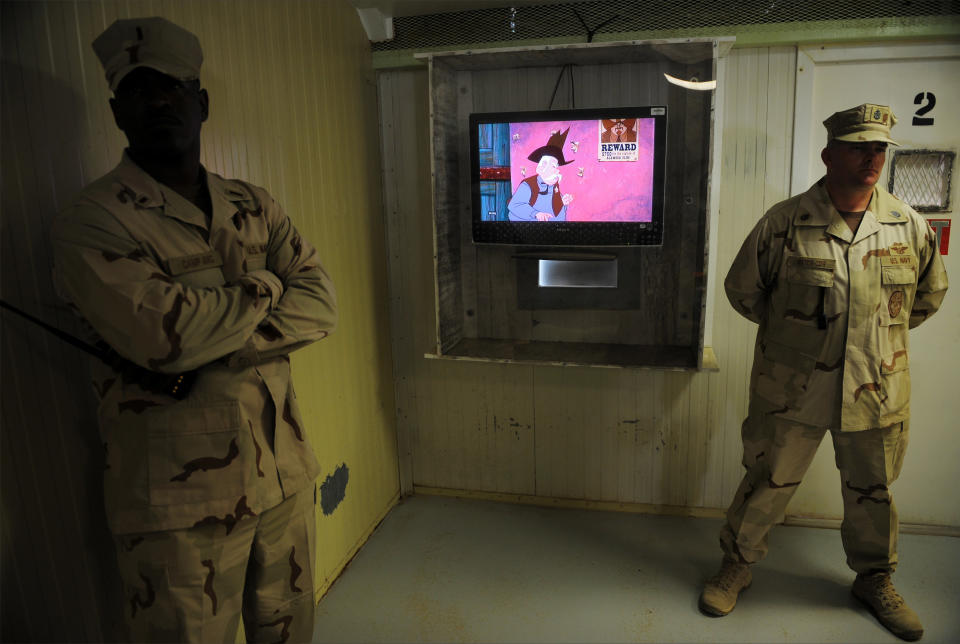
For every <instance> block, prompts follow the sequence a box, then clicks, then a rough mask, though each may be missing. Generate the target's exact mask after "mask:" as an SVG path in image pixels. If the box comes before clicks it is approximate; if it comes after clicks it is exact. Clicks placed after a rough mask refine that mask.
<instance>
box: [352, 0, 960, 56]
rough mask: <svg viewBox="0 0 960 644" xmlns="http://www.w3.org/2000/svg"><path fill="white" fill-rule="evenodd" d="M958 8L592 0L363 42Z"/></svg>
mask: <svg viewBox="0 0 960 644" xmlns="http://www.w3.org/2000/svg"><path fill="white" fill-rule="evenodd" d="M451 4H453V3H451ZM958 13H960V2H958V0H874V1H871V2H851V1H849V0H809V1H806V2H804V1H800V0H738V1H737V2H716V0H669V1H668V0H594V1H593V2H570V3H566V4H545V5H534V6H520V7H513V8H511V7H503V8H497V9H477V10H473V11H460V12H452V13H436V14H428V15H422V16H407V17H396V18H394V19H393V27H394V38H393V40H388V41H383V42H377V43H371V47H372V49H373V50H374V51H388V50H398V49H422V48H429V47H443V46H453V45H465V44H470V43H482V42H501V41H511V40H530V39H541V38H560V37H569V36H583V37H584V38H586V36H587V32H588V31H592V30H595V31H596V33H598V34H615V33H625V32H627V33H629V32H644V31H668V30H677V29H695V28H709V27H723V26H735V25H764V24H776V23H790V22H809V21H818V20H829V21H837V20H841V21H842V20H863V19H871V18H909V17H920V16H942V15H955V14H958ZM577 14H579V17H578V15H577ZM584 25H586V26H584Z"/></svg>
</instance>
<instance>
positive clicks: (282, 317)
mask: <svg viewBox="0 0 960 644" xmlns="http://www.w3.org/2000/svg"><path fill="white" fill-rule="evenodd" d="M262 203H263V204H264V208H265V211H266V213H267V218H268V221H269V225H270V242H269V245H268V248H267V268H268V269H269V270H270V271H271V272H273V273H274V274H275V275H276V276H277V277H279V278H280V281H281V282H282V283H283V295H282V296H281V297H280V300H279V302H278V303H277V306H276V308H275V309H274V310H273V311H272V312H271V313H270V314H269V315H268V316H267V317H266V318H265V319H264V320H263V322H261V323H260V325H259V326H258V328H257V330H256V332H255V333H254V334H253V335H252V336H251V338H250V341H249V342H248V343H247V344H246V345H245V346H244V347H243V349H242V350H240V351H238V352H237V353H236V354H235V355H234V356H231V357H230V360H229V361H228V363H229V364H231V365H236V364H245V363H256V362H259V361H262V360H265V359H268V358H272V357H274V356H277V355H282V354H286V353H290V352H291V351H294V350H296V349H299V348H301V347H303V346H306V345H308V344H310V343H311V342H315V341H317V340H320V339H322V338H325V337H326V336H327V335H329V334H330V333H332V332H333V330H334V329H335V328H336V325H337V300H336V292H335V290H334V286H333V281H332V280H331V279H330V276H329V275H327V273H326V271H325V270H324V269H323V266H322V265H321V264H320V258H319V256H318V254H317V251H316V249H315V248H314V247H313V246H311V245H310V243H309V242H308V241H307V240H305V239H304V238H303V237H302V236H301V235H300V233H299V232H298V231H297V229H296V228H295V227H294V225H293V223H292V222H291V221H290V218H289V217H287V215H286V214H284V212H283V210H282V209H281V208H280V206H279V205H278V204H277V203H276V202H275V201H273V199H272V198H270V197H269V195H266V196H265V197H264V198H263V200H262Z"/></svg>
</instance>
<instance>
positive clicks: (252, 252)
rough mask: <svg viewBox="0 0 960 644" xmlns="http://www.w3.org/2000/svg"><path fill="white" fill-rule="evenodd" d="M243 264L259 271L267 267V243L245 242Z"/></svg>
mask: <svg viewBox="0 0 960 644" xmlns="http://www.w3.org/2000/svg"><path fill="white" fill-rule="evenodd" d="M243 253H244V255H243V265H244V269H245V270H246V271H247V272H249V271H258V270H261V269H264V268H266V267H267V245H266V244H244V245H243Z"/></svg>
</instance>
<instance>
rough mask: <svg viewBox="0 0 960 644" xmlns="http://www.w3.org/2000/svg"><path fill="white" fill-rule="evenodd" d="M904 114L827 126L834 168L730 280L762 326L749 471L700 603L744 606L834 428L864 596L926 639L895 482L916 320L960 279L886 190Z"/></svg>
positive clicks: (858, 116)
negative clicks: (908, 598) (903, 562)
mask: <svg viewBox="0 0 960 644" xmlns="http://www.w3.org/2000/svg"><path fill="white" fill-rule="evenodd" d="M894 123H895V117H894V115H893V113H892V112H891V111H890V109H889V108H888V107H885V106H882V105H869V104H865V105H860V106H859V107H855V108H852V109H849V110H844V111H842V112H837V113H835V114H834V115H832V116H831V117H830V118H829V119H827V120H826V121H824V125H825V126H826V128H827V139H828V142H827V146H826V148H824V150H823V152H822V154H821V157H822V159H823V162H824V163H825V165H826V167H827V173H826V176H825V177H824V178H822V179H821V180H820V181H818V182H817V183H816V184H815V185H814V186H813V187H811V188H810V189H809V190H808V191H807V192H805V193H803V194H802V195H799V196H796V197H793V198H791V199H788V200H786V201H783V202H781V203H779V204H777V205H775V206H773V207H772V208H771V209H770V210H769V211H768V212H767V213H766V214H765V215H764V216H763V217H762V218H761V219H760V221H759V222H758V223H757V225H756V227H755V228H754V229H753V231H752V232H751V233H750V235H749V236H748V237H747V239H746V241H745V242H744V244H743V246H742V247H741V249H740V252H739V254H738V255H737V257H736V259H735V260H734V262H733V265H732V266H731V268H730V272H729V273H728V275H727V278H726V281H725V283H724V286H725V288H726V292H727V296H728V298H729V299H730V302H731V304H732V305H733V307H734V308H735V309H736V310H737V311H738V312H740V313H741V314H742V315H743V316H745V317H746V318H748V319H749V320H752V321H753V322H756V323H758V324H759V325H760V329H759V331H758V333H757V342H756V349H755V355H754V363H753V373H752V375H751V380H750V393H751V396H750V411H749V416H748V417H747V419H746V421H745V422H744V424H743V464H744V467H745V468H746V475H745V476H744V478H743V481H742V482H741V484H740V488H739V489H738V490H737V493H736V496H735V498H734V500H733V503H732V504H731V505H730V508H729V510H728V511H727V524H726V525H725V526H724V528H723V531H722V533H721V539H720V540H721V545H722V548H723V552H724V561H723V565H722V566H721V569H720V572H719V573H718V574H717V575H716V576H715V577H713V578H712V579H710V580H709V581H708V582H707V584H706V586H705V588H704V590H703V593H702V595H701V597H700V607H701V609H702V610H704V611H705V612H706V613H708V614H711V615H726V614H727V613H729V612H730V611H731V610H733V607H734V605H735V604H736V600H737V595H738V593H739V592H740V591H741V590H742V589H744V588H746V587H747V586H748V585H749V584H750V581H751V574H750V570H749V567H748V566H749V564H751V563H755V562H757V561H760V560H761V559H763V557H764V556H765V555H766V552H767V534H768V532H769V530H770V527H771V526H772V525H773V524H774V523H776V522H778V521H780V520H782V516H783V513H784V510H785V509H786V506H787V503H788V501H789V500H790V498H791V497H792V495H793V493H794V492H795V491H796V489H797V486H798V485H799V484H800V481H801V479H802V478H803V475H804V473H805V472H806V470H807V468H808V467H809V465H810V462H811V461H812V460H813V456H814V454H815V453H816V450H817V447H818V446H819V445H820V442H821V439H822V438H823V436H824V434H825V433H826V431H827V430H830V435H831V437H832V439H833V444H834V449H835V452H836V461H837V468H838V469H839V470H840V476H841V493H842V496H843V505H844V519H843V524H842V528H841V535H842V540H843V546H844V550H845V551H846V554H847V563H848V565H849V566H850V567H851V568H852V569H853V570H854V571H856V572H857V578H856V581H855V582H854V585H853V593H854V595H855V596H856V597H857V598H858V599H860V600H861V601H863V602H864V603H865V604H866V605H867V606H868V607H869V608H870V609H871V610H872V611H873V612H874V614H875V615H876V616H877V617H878V619H879V620H880V621H881V622H882V623H883V624H884V626H886V627H887V628H889V629H890V630H891V631H892V632H894V633H895V634H897V635H898V636H900V637H902V638H904V639H919V638H920V636H921V635H922V634H923V628H922V626H921V625H920V621H919V619H918V618H917V616H916V614H915V613H914V612H913V611H912V610H910V608H909V607H907V605H906V603H905V602H904V601H903V599H902V597H900V596H899V594H897V593H896V591H895V590H894V588H893V585H892V582H891V581H890V573H892V572H893V570H894V568H895V567H896V564H897V531H898V523H897V513H896V508H895V507H894V504H893V498H892V496H891V494H890V490H889V487H890V484H891V483H893V481H894V480H895V479H896V478H897V476H898V475H899V473H900V468H901V465H902V463H903V456H904V452H905V451H906V447H907V437H908V435H909V423H910V370H909V353H908V352H909V335H908V329H910V328H913V327H915V326H917V325H919V324H921V323H922V322H923V321H925V320H926V319H927V318H929V317H930V316H931V315H933V314H934V313H935V312H936V311H937V309H938V308H939V306H940V303H941V301H942V300H943V296H944V294H945V293H946V290H947V275H946V272H945V271H944V267H943V261H942V260H941V258H940V255H939V251H938V249H937V246H936V243H935V241H936V237H935V235H934V232H933V231H932V230H931V228H930V226H929V225H928V224H927V222H926V221H925V220H924V218H923V217H921V216H920V215H918V214H917V213H916V212H915V211H914V210H913V209H912V208H910V206H908V205H906V204H905V203H903V202H902V201H900V200H899V199H897V198H896V197H894V196H892V195H891V194H889V193H888V192H886V191H885V190H883V189H882V188H880V187H879V186H877V185H876V183H877V180H878V179H879V175H880V171H881V169H882V168H883V163H884V160H885V152H886V146H887V144H888V143H889V144H894V145H896V143H895V142H894V141H892V140H891V139H890V127H892V125H893V124H894Z"/></svg>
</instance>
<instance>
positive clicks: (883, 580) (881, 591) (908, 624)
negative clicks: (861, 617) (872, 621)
mask: <svg viewBox="0 0 960 644" xmlns="http://www.w3.org/2000/svg"><path fill="white" fill-rule="evenodd" d="M851 590H852V592H853V596H854V597H856V598H857V599H859V600H860V601H861V602H863V604H864V605H865V606H866V607H867V608H869V609H870V612H871V613H873V615H874V617H876V618H877V620H878V621H879V622H880V623H881V624H883V625H884V626H885V627H886V628H887V630H889V631H890V632H891V633H893V634H894V635H896V636H897V637H899V638H901V639H905V640H907V641H909V642H913V641H915V640H918V639H920V638H921V637H923V625H922V624H920V618H919V617H917V614H916V613H915V612H913V610H912V609H911V608H910V607H909V606H907V602H905V601H904V600H903V597H901V596H900V593H898V592H897V591H896V589H895V588H894V587H893V580H891V579H890V573H888V572H875V573H871V574H868V575H863V574H860V575H857V578H856V579H855V580H854V582H853V588H852V589H851Z"/></svg>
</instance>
